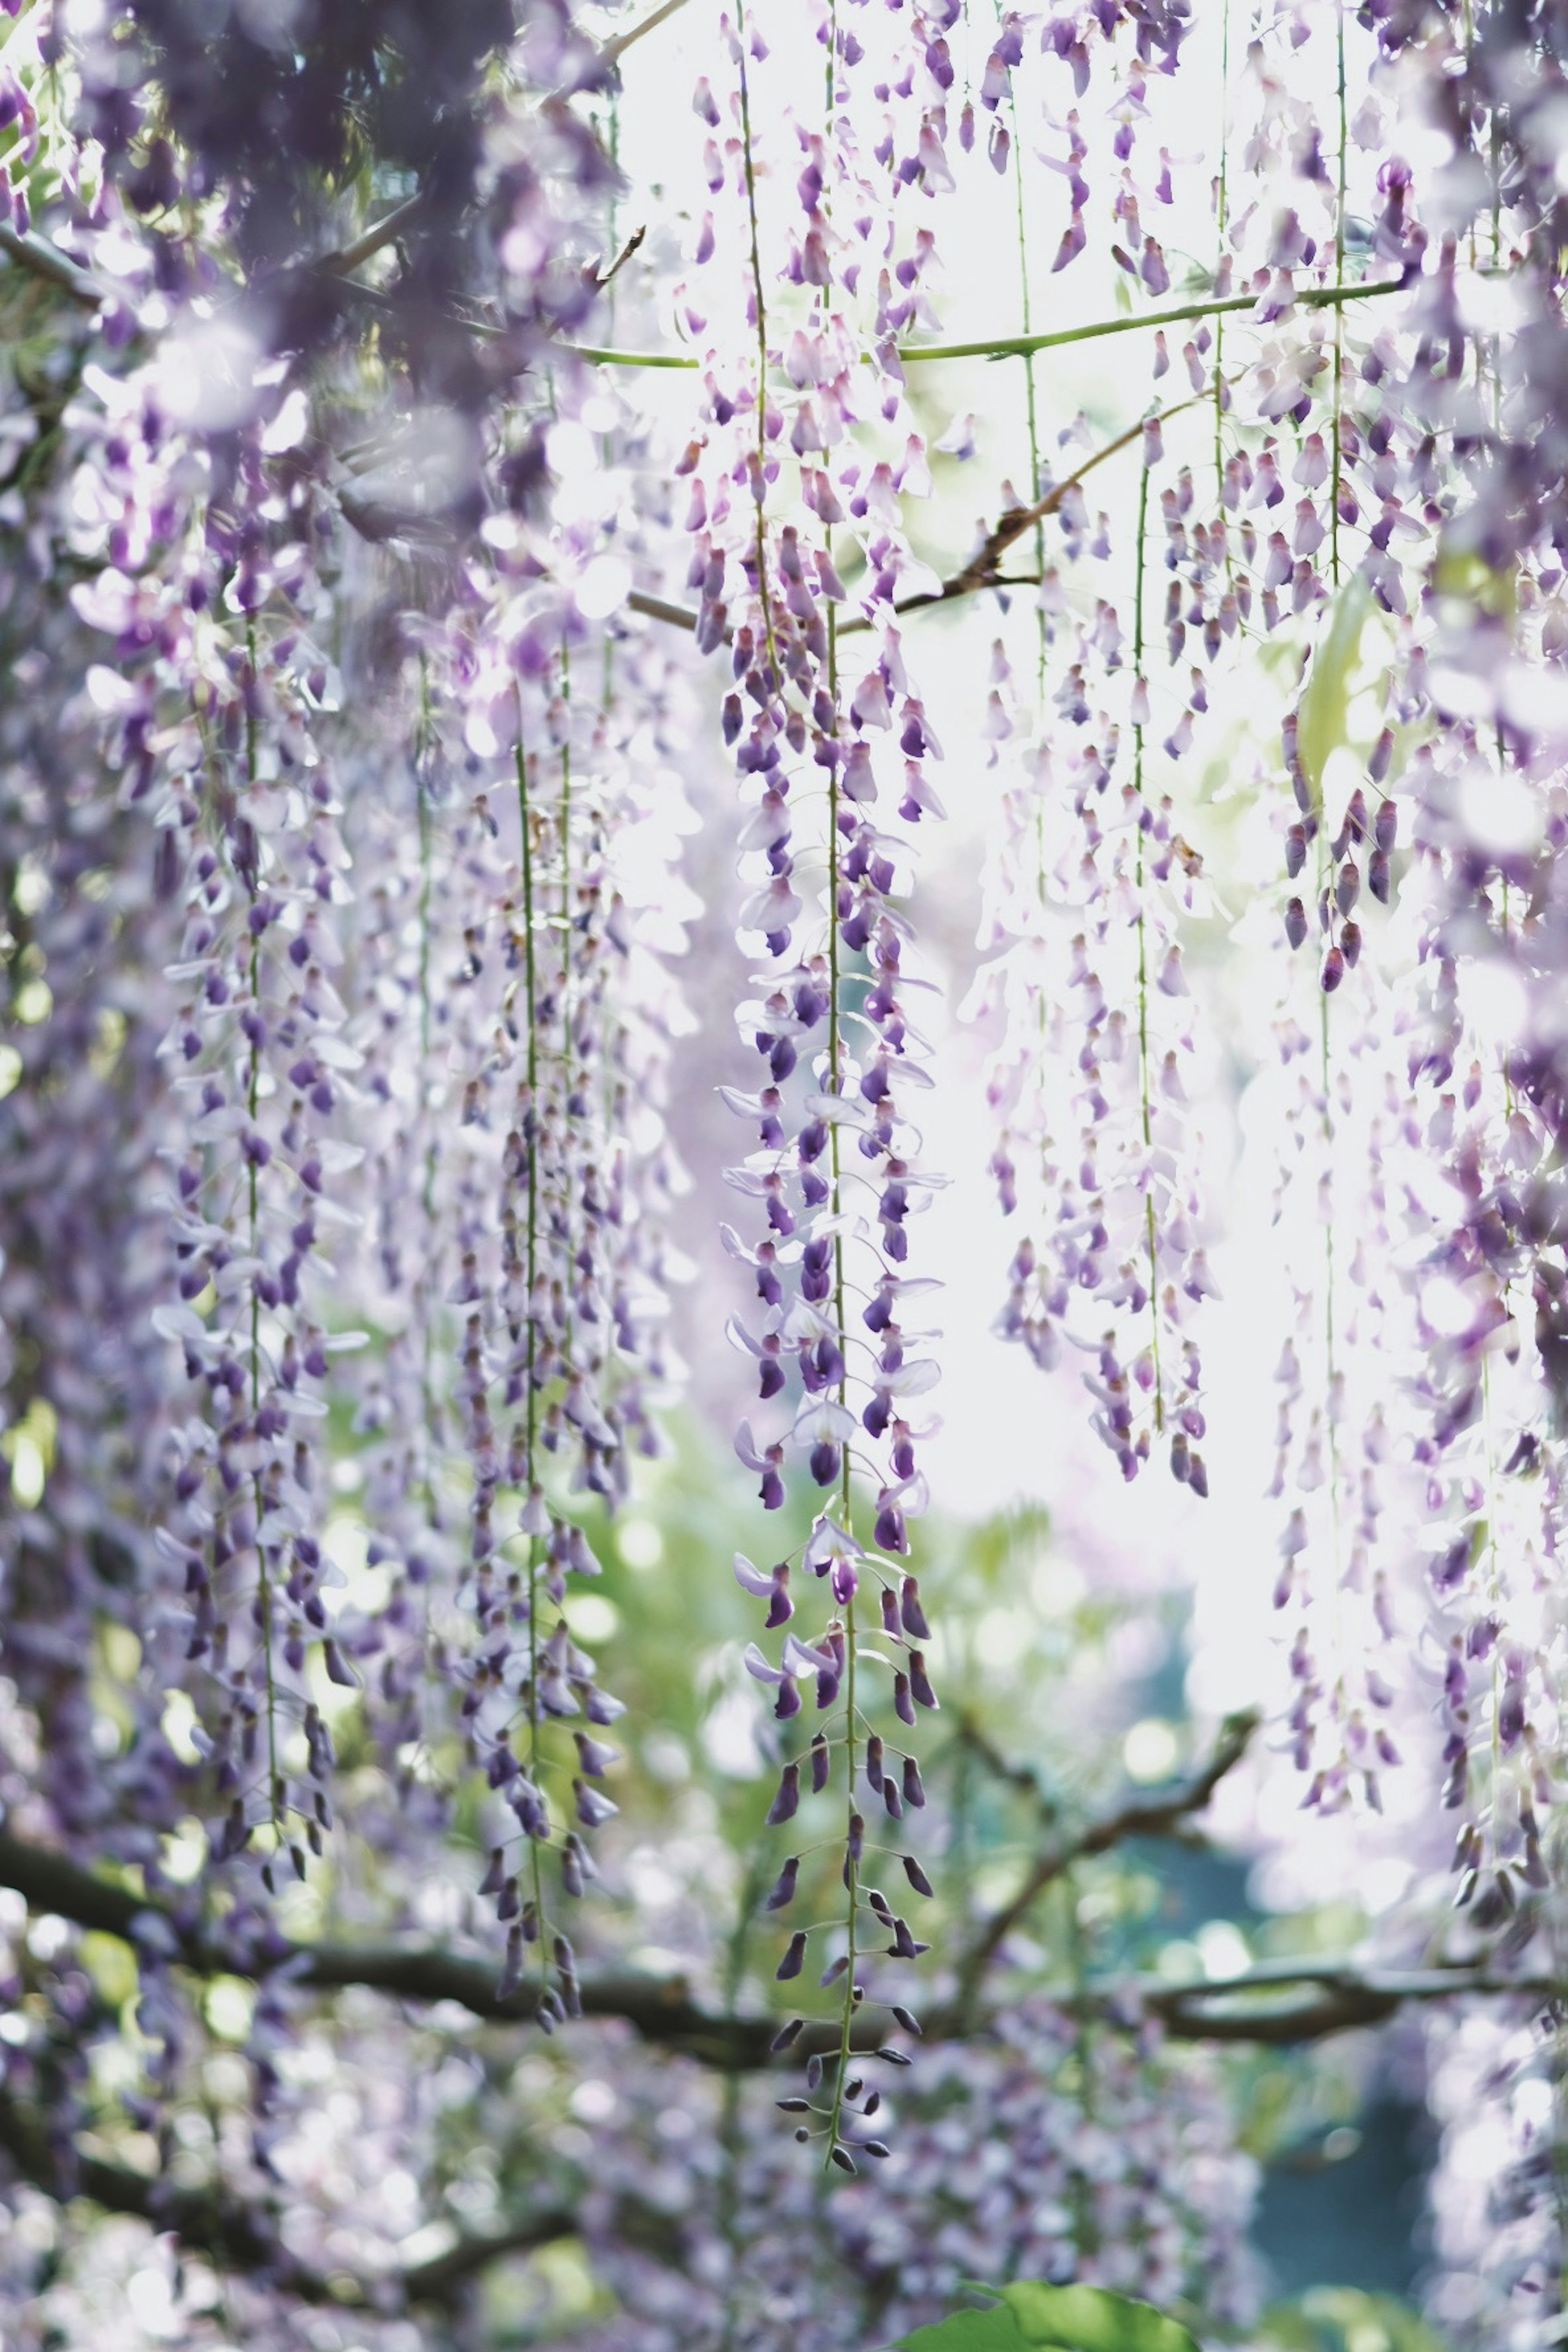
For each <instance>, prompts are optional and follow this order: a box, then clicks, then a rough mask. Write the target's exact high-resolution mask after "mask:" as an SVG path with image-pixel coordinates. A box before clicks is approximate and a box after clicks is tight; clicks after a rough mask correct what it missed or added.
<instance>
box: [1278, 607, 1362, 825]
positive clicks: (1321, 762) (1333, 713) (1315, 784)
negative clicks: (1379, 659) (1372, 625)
mask: <svg viewBox="0 0 1568 2352" xmlns="http://www.w3.org/2000/svg"><path fill="white" fill-rule="evenodd" d="M1371 610H1372V596H1371V592H1370V591H1369V589H1368V587H1367V584H1366V582H1365V581H1364V580H1363V578H1362V576H1361V574H1360V572H1357V573H1355V574H1354V576H1353V577H1352V578H1351V579H1349V580H1347V581H1346V582H1345V584H1344V586H1343V587H1342V589H1341V590H1340V593H1339V594H1338V595H1337V596H1336V597H1335V599H1334V603H1333V611H1332V614H1331V618H1330V621H1329V625H1328V627H1327V628H1326V629H1325V630H1324V632H1323V635H1322V636H1321V640H1320V641H1319V645H1318V651H1317V656H1316V658H1315V660H1314V661H1313V663H1312V674H1311V676H1310V677H1309V678H1308V680H1307V683H1306V686H1305V687H1304V688H1303V689H1302V693H1301V705H1300V714H1299V717H1298V720H1297V731H1296V754H1297V757H1298V758H1299V759H1300V762H1301V769H1302V772H1303V774H1304V775H1305V776H1306V779H1307V782H1308V783H1309V784H1310V786H1311V788H1312V798H1313V800H1314V801H1316V802H1318V803H1321V800H1322V793H1323V770H1324V769H1325V768H1326V767H1327V765H1328V762H1329V754H1330V752H1331V751H1338V749H1339V747H1340V745H1341V744H1342V742H1343V741H1344V740H1345V736H1346V733H1347V731H1348V728H1349V719H1350V702H1351V691H1350V688H1351V673H1352V670H1353V669H1354V667H1355V663H1356V656H1357V655H1358V654H1359V653H1360V651H1361V635H1362V631H1363V629H1364V628H1365V626H1366V623H1367V615H1368V614H1369V613H1370V612H1371Z"/></svg>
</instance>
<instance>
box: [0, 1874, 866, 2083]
mask: <svg viewBox="0 0 1568 2352" xmlns="http://www.w3.org/2000/svg"><path fill="white" fill-rule="evenodd" d="M0 1885H5V1886H9V1887H12V1888H14V1889H15V1890H16V1893H17V1894H19V1895H22V1896H23V1897H24V1898H25V1900H26V1902H27V1904H28V1905H29V1906H31V1907H32V1908H33V1909H34V1910H37V1911H50V1912H54V1913H56V1914H57V1915H58V1916H59V1917H60V1918H62V1919H69V1920H71V1921H73V1922H74V1924H75V1925H76V1926H77V1927H90V1928H94V1929H96V1930H97V1931H98V1933H99V1934H100V1935H105V1936H113V1937H118V1938H119V1939H120V1940H121V1942H123V1943H129V1944H132V1945H137V1944H146V1943H147V1942H149V1940H153V1942H154V1944H155V1947H156V1948H164V1947H166V1946H167V1945H168V1943H169V1941H170V1939H171V1938H172V1939H173V1945H174V1957H175V1958H177V1959H178V1961H179V1962H180V1964H181V1965H182V1966H183V1967H184V1968H187V1969H191V1970H192V1971H193V1973H194V1974H195V1975H197V1976H204V1977H211V1976H219V1975H233V1976H249V1977H255V1978H258V1979H259V1978H263V1977H268V1976H278V1975H282V1976H286V1977H287V1978H288V1979H289V1981H290V1982H292V1983H294V1984H297V1985H300V1986H301V1987H303V1988H304V1989H305V1990H309V1991H312V1992H340V1991H342V1990H343V1989H344V1988H345V1987H347V1986H350V1985H360V1986H363V1987H364V1988H366V1989H367V1990H371V1991H374V1992H383V1993H386V1994H388V1995H389V1996H391V1997H392V1998H393V1999H395V2000H412V2001H418V2002H420V2003H426V2002H432V2003H433V2002H436V2001H441V2000H452V2001H456V2002H458V2004H459V2006H460V2007H462V2008H464V2009H466V2010H468V2011H469V2012H470V2013H471V2014H472V2015H473V2016H475V2017H479V2018H483V2019H485V2020H487V2021H493V2022H495V2023H513V2024H525V2023H527V2022H528V2021H529V2020H531V2018H532V2017H533V2016H534V2014H535V2011H536V2009H537V2004H538V1993H537V1989H536V1988H533V1987H530V1986H520V1987H519V1988H518V1990H516V1991H515V1992H511V1993H509V1994H507V1995H506V1996H505V1997H504V1999H503V1998H502V1997H500V1995H499V1994H498V1991H497V1983H498V1971H497V1969H496V1966H495V1964H494V1963H493V1962H490V1961H486V1960H482V1959H479V1958H469V1957H468V1956H467V1955H466V1954H464V1953H460V1952H448V1951H444V1950H440V1949H437V1948H434V1947H432V1946H429V1945H420V1944H338V1943H327V1944H296V1943H292V1942H290V1941H289V1939H288V1938H286V1937H282V1936H272V1937H268V1940H267V1941H266V1942H264V1943H258V1942H247V1943H245V1944H241V1943H239V1942H237V1941H234V1942H230V1941H226V1940H225V1938H224V1937H223V1934H222V1931H221V1927H219V1928H217V1929H215V1928H213V1927H210V1926H205V1925H193V1924H192V1923H191V1921H190V1920H189V1919H188V1917H187V1916H185V1915H184V1913H183V1912H182V1911H181V1910H180V1909H179V1907H178V1906H175V1905H174V1904H172V1903H169V1902H167V1901H163V1900H161V1899H160V1900H150V1899H146V1898H144V1897H142V1895H137V1894H136V1893H134V1892H133V1891H132V1889H131V1888H129V1887H126V1886H121V1885H115V1884H114V1883H113V1882H112V1881H110V1880H109V1879H104V1878H100V1877H99V1876H98V1875H97V1874H95V1873H94V1872H92V1871H89V1870H83V1869H82V1868H80V1867H79V1864H76V1863H74V1862H70V1861H68V1860H67V1858H66V1857H65V1856H64V1855H63V1854H58V1853H49V1852H48V1851H47V1849H45V1848H43V1847H40V1846H35V1845H33V1844H31V1843H28V1842H27V1841H26V1840H25V1839H22V1838H18V1837H16V1836H14V1835H13V1834H11V1833H10V1832H5V1831H0ZM582 2000H583V2011H584V2015H585V2016H588V2017H618V2018H621V2019H623V2020H624V2021H626V2023H627V2024H629V2025H632V2026H634V2027H635V2028H636V2030H637V2032H639V2033H640V2034H641V2035H642V2036H643V2038H644V2040H645V2041H647V2042H659V2043H662V2044H664V2045H666V2046H668V2047H670V2048H673V2049H678V2050H681V2051H684V2052H685V2053H687V2054H688V2055H689V2056H691V2057H694V2058H698V2059H700V2061H701V2062H702V2063H705V2064H708V2065H712V2066H720V2067H731V2066H733V2067H740V2068H749V2067H754V2066H762V2065H765V2064H766V2063H767V2058H768V2048H769V2044H770V2042H771V2041H772V2038H773V2032H774V2028H775V2026H776V2024H777V2020H776V2019H773V2018H768V2017H731V2016H724V2015H721V2014H718V2013H716V2012H714V2011H710V2010H707V2009H704V2008H703V2007H702V2006H701V2004H700V2002H698V2001H696V2000H693V1999H692V1997H691V1992H690V1988H689V1985H688V1983H687V1981H686V1979H684V1978H683V1977H653V1976H647V1975H639V1974H634V1973H632V1972H630V1971H627V1972H626V1973H619V1972H616V1973H607V1974H605V1975H601V1976H596V1977H588V1978H584V1980H583V1984H582ZM869 2038H870V2039H872V2040H874V2039H876V2037H875V2036H870V2037H869Z"/></svg>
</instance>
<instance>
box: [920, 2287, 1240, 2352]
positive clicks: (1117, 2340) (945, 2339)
mask: <svg viewBox="0 0 1568 2352" xmlns="http://www.w3.org/2000/svg"><path fill="white" fill-rule="evenodd" d="M984 2293H985V2294H996V2295H1000V2296H1001V2298H1002V2301H1001V2304H1000V2305H999V2306H998V2307H997V2308H996V2309H994V2310H992V2311H958V2312H954V2313H953V2315H952V2317H951V2318H950V2319H943V2320H941V2321H939V2323H938V2324H937V2325H936V2326H934V2327H917V2328H916V2330H915V2332H914V2334H913V2335H912V2336H901V2337H900V2340H899V2343H898V2344H897V2345H894V2346H892V2347H889V2352H1025V2347H1032V2346H1040V2347H1050V2352H1200V2347H1199V2346H1198V2343H1197V2341H1196V2338H1195V2337H1194V2336H1190V2335H1189V2334H1188V2332H1187V2330H1186V2329H1185V2328H1184V2326H1182V2325H1181V2323H1180V2321H1179V2320H1175V2319H1170V2318H1167V2317H1166V2315H1165V2314H1164V2313H1163V2312H1162V2311H1156V2310H1155V2308H1154V2306H1153V2305H1152V2303H1139V2302H1137V2301H1136V2300H1135V2299H1134V2298H1133V2297H1132V2296H1131V2295H1126V2294H1111V2293H1110V2289H1109V2288H1107V2287H1099V2286H1047V2285H1046V2284H1044V2282H1043V2281H1041V2280H1038V2279H1024V2280H1021V2281H1020V2282H1019V2283H1018V2284H1016V2286H998V2287H986V2288H984Z"/></svg>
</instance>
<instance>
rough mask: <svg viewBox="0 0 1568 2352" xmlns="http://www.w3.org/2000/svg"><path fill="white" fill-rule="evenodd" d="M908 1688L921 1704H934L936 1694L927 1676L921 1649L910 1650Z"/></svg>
mask: <svg viewBox="0 0 1568 2352" xmlns="http://www.w3.org/2000/svg"><path fill="white" fill-rule="evenodd" d="M910 1690H911V1691H912V1693H913V1694H914V1696H915V1698H916V1700H917V1701H918V1703H919V1704H920V1705H921V1706H929V1707H932V1708H934V1707H935V1706H936V1705H937V1696H936V1693H935V1691H933V1690H932V1688H931V1683H930V1681H929V1679H928V1678H927V1675H926V1662H925V1654H924V1653H923V1652H922V1651H921V1650H911V1651H910Z"/></svg>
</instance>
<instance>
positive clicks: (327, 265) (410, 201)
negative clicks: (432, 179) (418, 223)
mask: <svg viewBox="0 0 1568 2352" xmlns="http://www.w3.org/2000/svg"><path fill="white" fill-rule="evenodd" d="M424 202H425V191H424V189H423V188H419V189H416V192H415V193H414V194H413V195H411V196H409V197H407V198H406V199H405V202H404V203H402V204H400V205H394V206H393V209H392V210H391V212H389V213H383V215H382V216H381V218H380V219H379V220H378V221H373V222H372V223H371V225H370V226H369V227H368V228H367V229H364V230H363V231H362V233H361V234H360V235H359V236H356V237H355V238H354V240H353V244H352V245H345V246H343V247H342V249H341V250H340V251H339V252H337V253H323V254H320V255H318V257H317V258H316V261H315V263H314V265H313V266H314V267H315V268H317V269H326V270H330V271H331V274H332V276H333V277H335V278H347V277H349V276H351V275H352V274H353V271H354V270H356V269H358V268H360V267H361V265H362V264H363V263H364V262H366V261H368V260H369V259H370V258H371V256H372V255H373V254H376V253H379V252H380V251H381V250H382V247H384V246H388V245H390V244H391V243H392V241H393V239H394V238H395V237H398V236H402V234H403V232H404V230H405V228H406V227H407V226H408V225H409V223H410V221H412V220H414V219H415V218H416V216H417V215H418V213H419V211H420V208H421V207H422V205H424Z"/></svg>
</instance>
